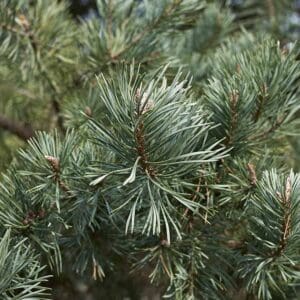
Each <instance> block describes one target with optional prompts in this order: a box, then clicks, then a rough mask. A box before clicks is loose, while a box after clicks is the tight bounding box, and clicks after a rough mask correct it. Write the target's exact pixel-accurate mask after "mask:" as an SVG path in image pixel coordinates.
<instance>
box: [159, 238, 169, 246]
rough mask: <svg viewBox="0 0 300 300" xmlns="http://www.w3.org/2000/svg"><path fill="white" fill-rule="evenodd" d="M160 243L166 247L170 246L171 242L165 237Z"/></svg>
mask: <svg viewBox="0 0 300 300" xmlns="http://www.w3.org/2000/svg"><path fill="white" fill-rule="evenodd" d="M160 244H161V245H162V246H164V247H170V243H169V242H168V241H167V240H165V239H163V240H161V241H160Z"/></svg>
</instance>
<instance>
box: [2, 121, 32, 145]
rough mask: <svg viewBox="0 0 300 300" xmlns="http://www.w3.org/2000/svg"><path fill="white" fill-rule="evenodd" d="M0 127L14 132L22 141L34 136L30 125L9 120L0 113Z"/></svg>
mask: <svg viewBox="0 0 300 300" xmlns="http://www.w3.org/2000/svg"><path fill="white" fill-rule="evenodd" d="M0 127H1V128H2V129H5V130H7V131H9V132H11V133H13V134H15V135H16V136H18V137H19V138H20V139H22V140H24V141H26V140H28V139H29V138H31V137H33V136H34V130H33V129H32V128H31V126H30V125H24V124H22V123H19V122H17V121H13V120H10V119H8V118H7V117H5V116H2V115H0Z"/></svg>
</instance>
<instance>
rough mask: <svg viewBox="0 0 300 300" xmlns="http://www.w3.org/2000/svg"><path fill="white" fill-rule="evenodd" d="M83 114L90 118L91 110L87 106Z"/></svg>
mask: <svg viewBox="0 0 300 300" xmlns="http://www.w3.org/2000/svg"><path fill="white" fill-rule="evenodd" d="M84 113H85V114H86V115H87V116H88V117H91V116H92V110H91V108H90V107H89V106H86V107H85V109H84Z"/></svg>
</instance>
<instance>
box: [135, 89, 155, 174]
mask: <svg viewBox="0 0 300 300" xmlns="http://www.w3.org/2000/svg"><path fill="white" fill-rule="evenodd" d="M143 97H144V95H141V94H140V91H139V90H137V93H136V95H135V102H136V114H137V115H138V116H140V115H142V114H143V113H145V112H146V111H141V112H140V111H139V108H140V105H143V104H142V101H143ZM135 140H136V143H137V147H136V148H137V152H138V155H139V156H140V157H141V159H140V162H139V163H140V165H141V167H142V168H143V169H144V171H145V172H146V173H147V174H149V175H150V176H151V177H155V175H156V174H155V170H154V168H153V167H152V166H151V165H150V164H149V163H148V157H147V153H146V145H145V144H146V142H145V135H144V123H143V120H142V119H140V120H139V121H138V125H137V127H136V130H135Z"/></svg>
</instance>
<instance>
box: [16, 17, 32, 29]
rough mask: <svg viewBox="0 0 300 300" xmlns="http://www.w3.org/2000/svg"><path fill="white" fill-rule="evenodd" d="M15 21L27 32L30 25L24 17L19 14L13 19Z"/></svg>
mask: <svg viewBox="0 0 300 300" xmlns="http://www.w3.org/2000/svg"><path fill="white" fill-rule="evenodd" d="M15 21H16V23H17V24H18V25H20V26H22V27H23V29H24V30H25V31H29V29H30V23H29V21H28V19H27V18H26V16H25V15H23V14H20V15H18V16H17V17H16V18H15Z"/></svg>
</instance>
